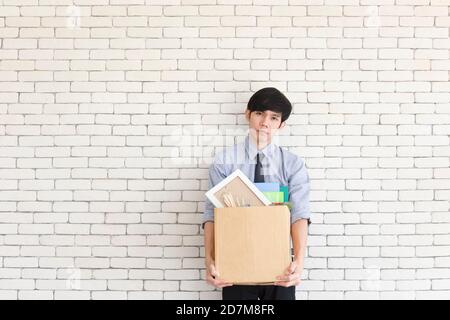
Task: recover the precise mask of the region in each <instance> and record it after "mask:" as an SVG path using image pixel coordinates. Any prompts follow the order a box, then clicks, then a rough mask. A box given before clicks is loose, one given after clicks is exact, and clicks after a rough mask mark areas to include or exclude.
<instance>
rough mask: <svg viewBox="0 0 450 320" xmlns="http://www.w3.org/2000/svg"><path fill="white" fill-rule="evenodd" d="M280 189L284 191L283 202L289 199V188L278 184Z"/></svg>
mask: <svg viewBox="0 0 450 320" xmlns="http://www.w3.org/2000/svg"><path fill="white" fill-rule="evenodd" d="M280 191H282V192H283V193H284V200H283V202H288V201H289V188H288V186H280Z"/></svg>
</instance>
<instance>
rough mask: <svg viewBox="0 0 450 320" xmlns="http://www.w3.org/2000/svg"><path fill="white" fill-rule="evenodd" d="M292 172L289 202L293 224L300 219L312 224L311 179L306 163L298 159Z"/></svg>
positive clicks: (289, 181)
mask: <svg viewBox="0 0 450 320" xmlns="http://www.w3.org/2000/svg"><path fill="white" fill-rule="evenodd" d="M291 168H292V171H291V174H290V177H289V180H288V183H289V201H290V202H291V203H292V211H291V224H293V223H294V222H296V221H297V220H299V219H308V225H309V224H310V223H311V220H310V217H311V211H310V206H309V191H310V179H309V175H308V171H307V169H306V166H305V163H304V161H303V160H302V159H301V158H300V157H297V158H296V160H295V161H294V163H293V164H292V166H291Z"/></svg>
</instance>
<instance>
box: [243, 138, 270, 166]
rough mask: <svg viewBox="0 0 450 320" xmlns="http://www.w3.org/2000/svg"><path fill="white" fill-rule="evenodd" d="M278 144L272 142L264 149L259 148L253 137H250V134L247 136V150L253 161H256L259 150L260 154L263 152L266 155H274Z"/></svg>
mask: <svg viewBox="0 0 450 320" xmlns="http://www.w3.org/2000/svg"><path fill="white" fill-rule="evenodd" d="M275 148H276V145H275V144H274V143H273V142H271V143H270V144H268V145H267V146H265V147H264V148H263V149H261V150H258V148H257V147H256V144H255V143H254V142H253V140H252V139H250V137H249V136H247V137H246V138H245V150H246V151H247V154H248V157H249V159H250V160H251V161H255V162H256V154H257V153H258V152H259V153H260V154H263V155H264V157H268V158H270V157H272V155H273V154H274V152H275Z"/></svg>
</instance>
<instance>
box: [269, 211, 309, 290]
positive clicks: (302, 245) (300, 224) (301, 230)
mask: <svg viewBox="0 0 450 320" xmlns="http://www.w3.org/2000/svg"><path fill="white" fill-rule="evenodd" d="M291 236H292V243H293V245H294V261H292V262H291V264H290V265H289V267H287V268H286V270H285V272H284V274H283V275H280V276H279V277H277V279H278V281H277V282H275V285H278V286H282V287H290V286H297V285H299V284H300V282H301V276H302V272H303V259H304V257H305V251H306V243H307V239H308V220H307V219H299V220H297V221H295V222H294V223H293V224H292V225H291Z"/></svg>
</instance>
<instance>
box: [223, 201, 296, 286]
mask: <svg viewBox="0 0 450 320" xmlns="http://www.w3.org/2000/svg"><path fill="white" fill-rule="evenodd" d="M214 251H215V265H216V268H217V271H218V272H219V278H220V279H223V280H226V281H229V282H232V283H234V284H268V283H273V282H274V281H276V277H277V276H279V275H281V274H283V273H284V271H285V269H286V268H287V267H288V266H289V264H290V262H291V256H290V212H289V208H288V207H287V206H261V207H229V208H215V209H214Z"/></svg>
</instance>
